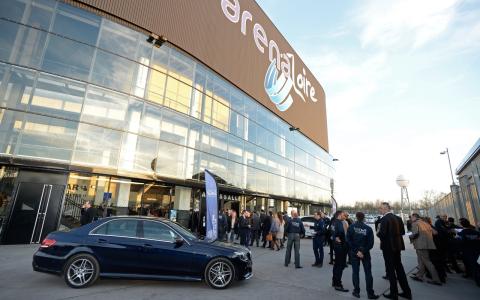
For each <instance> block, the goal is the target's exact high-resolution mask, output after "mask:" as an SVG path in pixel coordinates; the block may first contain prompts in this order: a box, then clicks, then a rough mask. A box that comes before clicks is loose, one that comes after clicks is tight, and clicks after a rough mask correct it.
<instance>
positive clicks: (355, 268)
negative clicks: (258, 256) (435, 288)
mask: <svg viewBox="0 0 480 300" xmlns="http://www.w3.org/2000/svg"><path fill="white" fill-rule="evenodd" d="M379 211H380V213H381V216H380V217H379V218H378V220H377V221H376V222H375V230H373V229H372V228H371V227H370V226H369V225H367V224H366V223H365V214H364V213H363V212H357V213H356V215H355V217H356V221H355V222H353V221H352V219H351V218H350V217H349V215H348V213H346V212H343V211H336V212H335V214H334V215H333V217H332V218H331V219H329V218H328V217H327V216H326V215H325V214H324V213H322V212H317V213H315V215H314V218H315V222H314V225H313V236H312V247H313V252H314V256H315V261H314V263H313V264H312V266H313V267H319V268H322V267H323V261H324V256H325V255H324V250H323V248H324V246H326V245H330V263H331V264H333V270H332V273H333V274H332V286H333V287H334V288H335V290H337V291H340V292H348V291H349V290H348V289H346V288H344V286H343V283H342V275H343V270H344V269H345V268H346V267H347V264H351V266H352V283H353V292H352V295H353V296H354V297H356V298H360V280H359V277H360V276H359V273H360V265H363V269H364V273H365V281H366V291H367V297H368V299H377V298H379V295H377V294H375V291H374V289H373V276H372V265H371V255H370V250H371V249H372V248H373V246H374V240H375V235H376V236H377V237H378V238H379V239H380V249H381V251H382V253H383V259H384V263H385V276H383V279H386V280H388V281H389V284H390V288H389V292H388V293H384V294H383V296H384V297H385V298H388V299H398V298H399V297H402V298H405V299H411V298H412V291H411V289H410V285H409V283H408V279H407V273H406V272H405V269H404V267H403V264H402V258H401V252H402V251H404V250H405V243H404V236H405V235H407V236H408V237H409V239H410V241H411V243H412V244H413V247H414V248H415V250H416V253H417V257H418V266H417V268H416V269H417V270H416V272H414V273H413V274H411V275H410V277H411V279H412V280H416V281H424V280H425V279H424V277H428V278H430V279H429V280H426V282H428V283H430V284H433V285H442V284H444V283H445V282H446V276H447V275H446V274H447V273H450V272H452V270H453V271H455V272H461V269H460V267H459V266H458V263H457V259H458V258H461V259H462V260H463V264H464V266H465V275H464V277H473V276H478V270H477V269H476V268H478V264H477V259H478V257H479V254H480V245H479V243H480V232H479V231H478V230H476V229H475V228H474V227H473V226H472V225H470V223H469V222H468V220H467V219H460V226H457V225H455V223H454V220H453V219H451V218H450V219H448V218H447V216H445V215H443V216H438V217H437V220H436V221H435V223H434V224H432V221H431V220H430V219H429V218H422V217H420V216H419V215H418V214H416V213H415V214H412V216H410V219H409V221H407V224H406V225H407V231H406V230H405V224H404V223H403V220H402V218H400V217H399V216H397V215H395V214H393V213H392V211H391V208H390V205H389V204H388V203H386V202H384V203H382V204H381V207H380V208H379ZM220 224H221V226H220ZM236 235H238V237H239V238H240V244H242V245H244V246H246V247H251V246H252V245H253V244H254V242H255V244H256V246H257V247H258V246H260V245H259V242H260V240H261V241H262V242H263V247H266V246H267V244H268V247H269V248H270V249H272V250H277V251H278V250H280V249H281V248H283V245H284V242H285V241H287V243H286V252H285V260H284V265H285V266H286V267H288V266H289V264H290V262H291V255H292V250H293V251H294V264H295V268H298V269H300V268H302V265H301V264H300V238H301V237H303V236H304V235H305V228H304V225H303V222H302V220H301V219H300V218H299V216H298V213H297V212H296V211H294V210H293V211H292V212H291V217H290V216H288V215H287V214H286V213H273V212H268V213H265V212H264V211H263V210H262V211H261V213H260V214H258V213H257V212H253V213H250V212H248V211H243V212H242V215H241V216H240V217H239V218H238V220H237V217H236V212H235V211H227V212H226V213H225V214H223V213H221V216H219V238H220V239H222V240H228V241H234V239H235V238H234V236H236Z"/></svg>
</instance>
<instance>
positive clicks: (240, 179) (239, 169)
mask: <svg viewBox="0 0 480 300" xmlns="http://www.w3.org/2000/svg"><path fill="white" fill-rule="evenodd" d="M244 169H245V168H244V166H243V165H241V164H238V163H235V162H233V161H229V162H228V174H229V183H230V184H231V185H233V186H235V187H238V188H245V184H244V177H245V176H244V174H243V172H244Z"/></svg>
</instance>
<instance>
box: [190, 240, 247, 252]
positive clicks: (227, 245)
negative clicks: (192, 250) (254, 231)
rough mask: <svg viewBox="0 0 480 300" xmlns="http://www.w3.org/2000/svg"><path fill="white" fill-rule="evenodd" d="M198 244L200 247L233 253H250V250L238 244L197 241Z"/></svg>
mask: <svg viewBox="0 0 480 300" xmlns="http://www.w3.org/2000/svg"><path fill="white" fill-rule="evenodd" d="M196 243H197V244H198V245H202V246H206V247H210V248H216V249H219V250H230V251H232V252H234V251H242V252H248V251H249V250H248V249H247V248H245V247H243V246H240V245H236V244H230V243H224V242H220V241H214V242H212V241H208V240H197V241H196Z"/></svg>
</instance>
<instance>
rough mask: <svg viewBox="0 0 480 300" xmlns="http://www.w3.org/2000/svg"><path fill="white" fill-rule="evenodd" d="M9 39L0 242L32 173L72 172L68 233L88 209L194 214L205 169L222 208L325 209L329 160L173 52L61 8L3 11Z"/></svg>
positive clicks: (10, 2) (0, 135)
mask: <svg viewBox="0 0 480 300" xmlns="http://www.w3.org/2000/svg"><path fill="white" fill-rule="evenodd" d="M0 28H2V30H1V31H0V156H1V159H2V166H1V167H2V172H1V173H2V179H1V182H2V183H1V184H0V189H1V190H0V193H1V194H2V199H3V200H2V203H1V205H2V209H0V214H1V215H0V218H2V221H1V223H2V224H3V226H2V228H3V232H5V231H6V230H7V229H8V226H7V225H8V222H9V220H10V218H11V217H12V214H13V211H14V210H15V203H14V202H15V201H14V200H15V191H16V189H15V187H14V184H13V183H12V176H13V177H16V176H17V175H18V172H21V171H22V170H24V169H25V170H30V168H34V171H35V172H39V171H42V170H43V171H54V172H65V174H66V176H67V179H66V185H65V186H66V188H65V197H64V199H62V200H61V201H62V205H61V207H62V208H61V213H60V214H61V215H62V216H63V217H62V218H60V219H61V220H62V221H59V223H61V224H62V225H65V226H73V225H72V224H70V223H69V222H73V223H74V221H75V218H76V217H78V213H79V212H75V210H79V204H80V203H81V201H85V200H92V201H93V202H94V203H96V204H97V205H99V206H102V205H103V209H104V210H103V211H104V215H105V214H107V213H108V214H112V213H114V214H136V213H142V209H141V208H145V207H147V208H148V207H157V208H159V207H161V208H164V209H165V211H166V213H167V214H168V210H171V209H176V210H179V211H192V210H195V209H197V210H198V205H200V206H201V203H200V204H199V203H196V202H195V201H196V200H198V201H197V202H201V194H202V191H201V189H202V183H203V171H204V170H205V169H208V170H210V171H211V172H213V173H214V174H215V175H216V176H218V180H219V182H220V183H221V185H220V191H221V193H223V194H224V197H225V201H223V200H222V204H224V203H226V202H229V201H230V202H235V201H239V202H241V203H240V205H239V208H248V207H249V206H248V203H249V202H250V201H251V200H252V199H253V200H255V204H253V202H252V205H253V206H254V207H255V209H256V208H258V207H259V206H262V207H263V208H264V209H267V208H268V207H273V208H275V209H282V210H287V205H290V206H291V205H293V204H291V203H296V204H295V206H302V207H303V209H304V212H305V213H308V206H310V205H318V206H324V207H327V206H329V203H330V195H331V187H330V185H331V182H332V178H333V175H334V169H333V166H332V157H331V156H330V155H329V154H328V153H327V152H326V151H325V150H323V149H322V148H321V147H319V146H317V145H316V144H315V143H314V142H312V141H311V140H309V139H308V138H307V137H305V136H304V135H303V134H302V133H300V132H298V131H290V129H289V128H290V125H289V124H287V123H286V122H284V121H283V120H282V119H280V118H279V117H278V116H276V115H275V114H274V113H272V112H271V111H270V110H268V109H266V108H265V107H263V106H262V105H261V104H259V103H258V102H257V101H256V100H255V99H252V98H251V97H249V96H248V95H247V94H246V93H244V92H243V91H241V90H240V89H239V88H237V87H235V86H234V85H233V84H230V83H229V82H228V81H227V80H225V79H223V78H221V76H219V75H217V74H216V73H215V72H213V71H212V70H210V69H209V68H208V66H206V65H203V64H202V63H201V62H200V61H198V60H196V59H194V58H193V57H191V56H189V55H188V54H187V53H185V52H183V51H182V50H180V49H178V48H176V47H175V46H173V45H171V44H169V43H165V44H163V45H162V46H161V47H155V46H154V45H152V44H150V43H148V42H147V38H148V35H147V34H145V33H144V32H142V31H141V30H135V29H134V28H131V27H127V26H126V25H125V24H121V22H116V20H115V19H114V18H109V17H106V16H102V15H100V14H96V13H94V12H92V11H87V10H84V9H81V8H78V7H75V6H72V5H70V4H67V3H64V2H60V1H53V0H41V1H40V0H39V1H30V0H4V1H1V2H0ZM5 174H7V175H8V174H10V175H8V176H7V175H5ZM12 174H13V175H12ZM5 176H6V177H5ZM12 185H13V186H12ZM17 189H18V188H17ZM196 193H198V195H199V196H198V197H197V198H198V199H197V198H196V195H195V194H196ZM187 199H188V201H187ZM232 199H233V200H232ZM260 199H261V200H260ZM148 201H150V202H152V203H156V204H155V205H154V204H151V205H150V206H145V205H144V204H145V203H146V202H148ZM242 201H243V202H242ZM257 201H259V202H257ZM276 201H281V203H282V204H281V205H280V206H278V205H279V204H277V202H276ZM247 202H248V203H247ZM286 203H288V204H286ZM200 210H201V209H200ZM69 214H70V215H69ZM69 218H70V221H69V220H68V219H69ZM10 221H11V220H10Z"/></svg>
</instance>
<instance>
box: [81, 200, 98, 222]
mask: <svg viewBox="0 0 480 300" xmlns="http://www.w3.org/2000/svg"><path fill="white" fill-rule="evenodd" d="M80 213H81V217H80V225H82V226H83V225H86V224H89V223H92V222H93V221H95V218H96V217H97V209H96V208H94V207H93V206H92V203H91V202H90V201H87V202H85V204H84V205H82V210H81V211H80Z"/></svg>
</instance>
